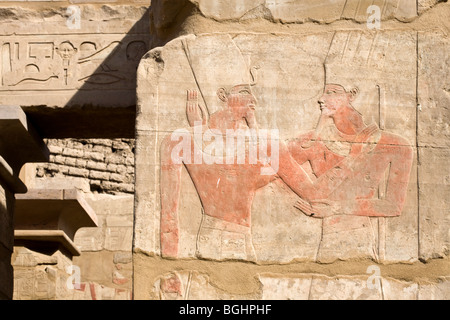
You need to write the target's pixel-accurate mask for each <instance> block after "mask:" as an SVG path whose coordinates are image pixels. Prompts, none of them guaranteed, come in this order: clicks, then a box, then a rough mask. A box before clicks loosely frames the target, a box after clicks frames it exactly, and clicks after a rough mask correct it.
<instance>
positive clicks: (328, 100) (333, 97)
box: [318, 84, 351, 116]
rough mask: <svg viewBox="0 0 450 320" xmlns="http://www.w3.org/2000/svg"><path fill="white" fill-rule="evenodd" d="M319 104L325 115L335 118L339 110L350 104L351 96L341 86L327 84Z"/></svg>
mask: <svg viewBox="0 0 450 320" xmlns="http://www.w3.org/2000/svg"><path fill="white" fill-rule="evenodd" d="M318 102H319V104H320V110H321V111H322V114H323V115H328V116H333V115H334V114H335V113H336V112H337V111H338V110H339V109H341V108H342V107H345V106H348V105H349V104H350V102H351V94H349V93H348V92H346V91H345V89H344V88H343V87H342V86H340V85H336V84H327V85H326V86H325V90H324V92H323V94H322V96H321V97H320V99H319V101H318Z"/></svg>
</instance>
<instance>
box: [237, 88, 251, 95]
mask: <svg viewBox="0 0 450 320" xmlns="http://www.w3.org/2000/svg"><path fill="white" fill-rule="evenodd" d="M239 93H240V94H250V91H248V90H247V89H243V90H240V91H239Z"/></svg>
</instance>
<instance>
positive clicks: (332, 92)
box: [327, 90, 336, 94]
mask: <svg viewBox="0 0 450 320" xmlns="http://www.w3.org/2000/svg"><path fill="white" fill-rule="evenodd" d="M334 93H336V91H334V90H328V91H327V94H334Z"/></svg>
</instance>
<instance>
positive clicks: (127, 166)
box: [36, 139, 134, 194]
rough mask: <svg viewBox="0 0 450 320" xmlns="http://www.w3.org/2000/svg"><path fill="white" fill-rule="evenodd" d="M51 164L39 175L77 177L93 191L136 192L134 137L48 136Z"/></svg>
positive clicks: (39, 167)
mask: <svg viewBox="0 0 450 320" xmlns="http://www.w3.org/2000/svg"><path fill="white" fill-rule="evenodd" d="M46 143H47V146H48V148H49V150H50V161H49V163H45V164H41V165H39V166H38V167H37V168H36V176H37V177H38V178H45V177H49V178H51V177H55V176H60V177H63V176H64V177H78V178H82V179H85V180H86V181H87V182H88V184H89V188H90V191H91V192H97V193H107V194H120V193H127V194H132V193H134V140H133V139H115V140H108V139H92V140H86V139H84V140H83V139H78V140H77V139H47V140H46Z"/></svg>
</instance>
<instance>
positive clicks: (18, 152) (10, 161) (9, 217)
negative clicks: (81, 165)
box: [0, 106, 48, 299]
mask: <svg viewBox="0 0 450 320" xmlns="http://www.w3.org/2000/svg"><path fill="white" fill-rule="evenodd" d="M47 160H48V150H47V148H46V146H45V145H44V143H43V141H42V140H41V139H40V138H39V136H38V134H37V133H36V132H35V131H34V129H33V127H32V126H31V124H30V123H29V122H28V121H27V117H26V115H25V113H24V112H23V111H22V109H21V108H20V107H18V106H0V283H1V285H0V299H12V294H13V268H12V266H11V254H12V252H13V245H14V222H13V214H14V202H15V201H14V195H15V194H16V193H25V192H26V191H27V188H26V186H25V184H24V183H23V182H22V181H21V180H20V179H19V172H20V169H21V168H22V166H23V165H24V164H25V163H27V162H45V161H47Z"/></svg>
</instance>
